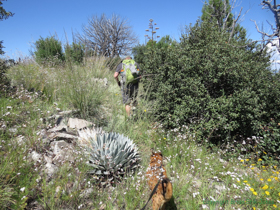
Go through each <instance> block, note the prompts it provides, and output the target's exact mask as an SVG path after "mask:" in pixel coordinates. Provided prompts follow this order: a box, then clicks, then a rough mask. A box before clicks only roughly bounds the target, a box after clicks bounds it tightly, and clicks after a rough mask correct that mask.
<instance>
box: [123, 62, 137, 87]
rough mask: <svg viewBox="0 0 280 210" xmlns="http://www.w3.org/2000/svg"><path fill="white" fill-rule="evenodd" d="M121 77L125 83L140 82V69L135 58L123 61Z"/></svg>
mask: <svg viewBox="0 0 280 210" xmlns="http://www.w3.org/2000/svg"><path fill="white" fill-rule="evenodd" d="M121 77H122V83H123V84H126V85H128V84H130V83H134V84H135V83H137V82H139V69H137V65H136V63H135V61H134V60H132V59H129V60H124V61H123V62H122V70H121Z"/></svg>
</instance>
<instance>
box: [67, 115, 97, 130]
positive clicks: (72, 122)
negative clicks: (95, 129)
mask: <svg viewBox="0 0 280 210" xmlns="http://www.w3.org/2000/svg"><path fill="white" fill-rule="evenodd" d="M67 126H68V127H69V128H71V129H76V130H80V129H83V128H86V127H90V126H93V123H91V122H88V121H86V120H83V119H78V118H69V120H68V124H67Z"/></svg>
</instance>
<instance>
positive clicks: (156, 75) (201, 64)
mask: <svg viewBox="0 0 280 210" xmlns="http://www.w3.org/2000/svg"><path fill="white" fill-rule="evenodd" d="M227 42H228V36H227V34H224V35H222V34H221V33H220V31H219V30H218V28H217V27H216V26H215V25H213V24H211V23H197V24H196V25H195V26H193V27H189V28H187V30H186V33H185V34H184V35H183V36H182V38H181V42H180V44H179V45H178V46H177V47H171V46H169V47H168V48H167V49H162V48H150V49H149V50H148V51H147V52H146V54H145V58H144V59H143V60H144V69H145V71H146V72H145V74H148V75H152V76H150V77H146V78H144V79H143V82H144V87H146V88H148V87H149V88H151V94H150V99H156V100H157V101H158V108H157V110H156V116H157V120H160V121H162V122H163V124H164V125H165V126H166V127H167V128H178V127H180V126H182V125H189V126H190V127H196V129H197V131H198V132H200V133H201V134H202V135H203V137H204V139H210V140H212V142H213V141H214V142H219V141H230V140H241V139H242V140H244V139H245V140H246V137H251V136H253V135H258V134H259V132H260V129H261V125H266V124H267V123H269V122H270V119H271V118H273V119H274V120H275V121H277V122H279V120H280V116H279V107H280V106H279V105H280V100H279V94H280V89H279V80H278V79H277V78H276V76H275V75H273V74H272V73H271V71H270V69H269V65H270V63H269V55H268V54H267V52H266V51H265V50H264V51H260V50H258V46H257V45H255V44H253V45H250V46H247V47H242V46H239V45H240V44H239V43H238V41H236V40H232V42H231V43H230V44H229V43H227ZM242 44H243V43H242ZM263 148H264V149H265V148H266V149H268V150H269V144H267V145H266V146H264V147H263Z"/></svg>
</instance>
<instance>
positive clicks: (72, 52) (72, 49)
mask: <svg viewBox="0 0 280 210" xmlns="http://www.w3.org/2000/svg"><path fill="white" fill-rule="evenodd" d="M65 57H66V60H67V61H68V62H74V63H82V62H83V59H84V46H83V45H82V44H77V43H74V42H73V43H72V45H67V46H66V47H65Z"/></svg>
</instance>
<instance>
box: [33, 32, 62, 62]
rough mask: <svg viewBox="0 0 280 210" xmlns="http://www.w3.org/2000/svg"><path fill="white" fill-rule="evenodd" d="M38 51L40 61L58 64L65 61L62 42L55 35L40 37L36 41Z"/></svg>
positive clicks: (38, 60) (36, 55) (37, 59)
mask: <svg viewBox="0 0 280 210" xmlns="http://www.w3.org/2000/svg"><path fill="white" fill-rule="evenodd" d="M35 48H36V51H35V52H34V54H35V58H36V61H37V62H38V63H45V62H48V63H49V62H54V63H53V64H58V63H59V62H60V61H64V59H65V57H64V55H63V52H62V45H61V42H60V41H59V40H57V39H55V38H54V37H47V38H45V39H44V38H42V37H41V38H40V39H39V40H37V41H36V42H35Z"/></svg>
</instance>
